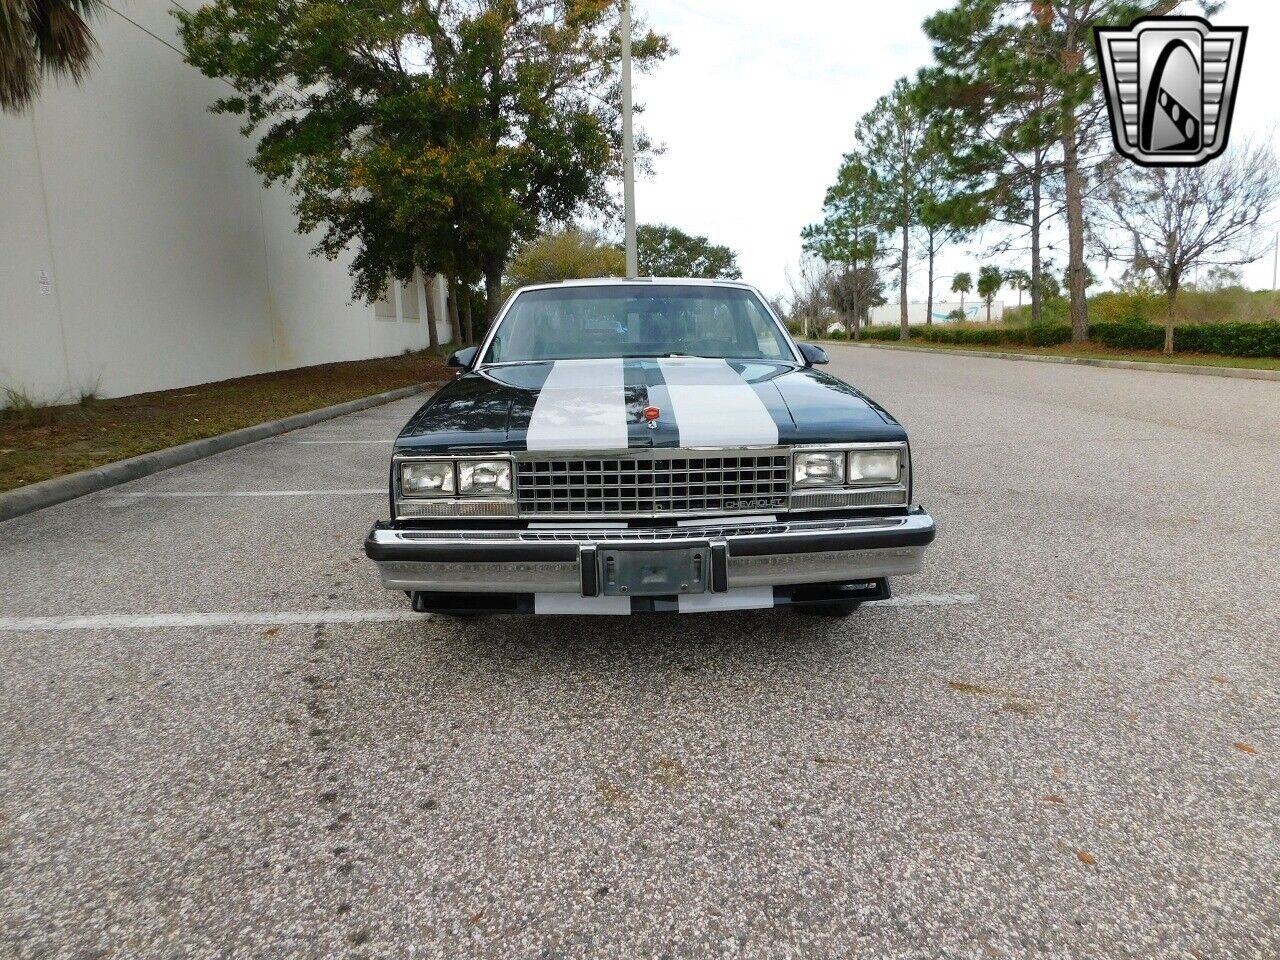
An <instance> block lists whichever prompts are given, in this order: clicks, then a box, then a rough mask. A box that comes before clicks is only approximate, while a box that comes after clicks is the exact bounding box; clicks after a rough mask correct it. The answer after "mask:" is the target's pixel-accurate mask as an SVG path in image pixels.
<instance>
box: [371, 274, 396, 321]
mask: <svg viewBox="0 0 1280 960" xmlns="http://www.w3.org/2000/svg"><path fill="white" fill-rule="evenodd" d="M373 315H374V316H375V317H376V318H378V319H379V320H394V319H395V318H396V305H395V304H394V303H393V302H392V300H391V281H390V280H388V281H387V283H386V285H385V286H383V288H382V292H381V293H380V294H378V299H377V300H376V301H375V302H374V304H373Z"/></svg>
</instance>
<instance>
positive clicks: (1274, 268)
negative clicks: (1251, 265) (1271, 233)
mask: <svg viewBox="0 0 1280 960" xmlns="http://www.w3.org/2000/svg"><path fill="white" fill-rule="evenodd" d="M1277 272H1280V233H1277V234H1276V252H1275V255H1274V256H1273V257H1272V259H1271V289H1272V290H1275V289H1276V274H1277Z"/></svg>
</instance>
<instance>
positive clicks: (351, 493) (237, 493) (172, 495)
mask: <svg viewBox="0 0 1280 960" xmlns="http://www.w3.org/2000/svg"><path fill="white" fill-rule="evenodd" d="M374 495H377V496H380V497H385V496H386V495H387V488H386V487H369V488H367V489H364V488H361V489H354V490H125V491H113V490H109V491H106V492H104V493H103V494H102V496H104V497H116V498H120V499H125V500H142V499H147V498H151V497H159V498H167V499H171V500H172V499H182V500H185V499H187V498H189V497H370V496H374Z"/></svg>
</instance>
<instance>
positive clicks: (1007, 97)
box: [926, 0, 1220, 342]
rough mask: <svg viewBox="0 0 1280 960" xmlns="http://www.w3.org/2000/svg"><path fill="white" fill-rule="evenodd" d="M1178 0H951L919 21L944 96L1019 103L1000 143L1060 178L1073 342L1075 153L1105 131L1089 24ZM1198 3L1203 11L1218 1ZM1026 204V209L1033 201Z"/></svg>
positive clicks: (1082, 334)
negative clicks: (946, 87) (943, 79)
mask: <svg viewBox="0 0 1280 960" xmlns="http://www.w3.org/2000/svg"><path fill="white" fill-rule="evenodd" d="M1180 5H1181V4H1180V3H1179V0H960V2H959V3H958V4H957V5H956V7H955V8H952V10H950V11H947V12H945V13H944V14H940V15H938V17H935V18H931V19H930V21H928V22H927V23H926V31H927V32H929V33H930V36H931V38H932V39H933V40H934V53H935V56H936V57H937V59H938V61H939V64H940V65H941V67H942V68H943V70H944V71H945V72H947V73H949V74H950V75H951V79H952V80H955V81H957V82H956V83H955V84H954V85H953V87H952V90H951V92H952V94H953V95H954V96H953V99H952V104H953V105H957V106H959V108H961V109H965V110H967V111H968V114H969V116H970V117H973V116H979V115H982V113H983V111H984V110H985V109H987V108H986V107H984V106H983V100H984V98H989V103H990V105H991V108H992V110H993V111H994V114H995V115H997V116H1002V115H1004V110H1005V108H1009V107H1012V108H1014V109H1015V111H1016V110H1018V109H1021V108H1019V100H1020V99H1021V102H1022V107H1025V108H1026V109H1025V110H1022V113H1023V116H1022V119H1021V120H1019V121H1018V122H1017V123H1016V124H1015V126H1014V127H1013V128H1012V132H1013V134H1014V135H1012V136H1011V138H1010V141H1009V142H1010V145H1011V146H1013V147H1015V148H1017V149H1019V150H1021V151H1022V153H1023V154H1024V155H1028V154H1027V151H1028V150H1029V151H1030V154H1029V155H1030V156H1031V159H1032V166H1033V168H1034V167H1036V166H1037V164H1036V162H1035V158H1036V156H1042V159H1043V162H1047V163H1050V170H1049V173H1050V175H1051V176H1052V179H1051V180H1050V181H1045V180H1044V174H1045V170H1044V169H1043V168H1041V169H1040V173H1039V174H1038V175H1037V174H1034V173H1033V176H1032V181H1031V182H1033V183H1041V184H1044V183H1046V182H1048V183H1053V184H1056V185H1060V187H1061V191H1062V208H1063V212H1064V213H1065V215H1066V219H1067V249H1068V265H1067V277H1068V280H1069V283H1068V288H1069V289H1068V293H1069V296H1070V300H1071V304H1070V315H1071V326H1072V339H1073V340H1075V341H1077V342H1079V341H1083V340H1085V339H1086V338H1087V336H1088V316H1087V312H1086V304H1085V282H1084V280H1085V276H1084V275H1085V261H1084V243H1085V223H1084V206H1085V202H1086V199H1087V198H1088V195H1089V194H1090V192H1091V191H1092V190H1093V189H1095V187H1096V182H1094V181H1093V179H1092V178H1091V172H1090V169H1089V166H1088V163H1087V162H1086V161H1084V160H1082V157H1087V156H1088V155H1089V154H1090V153H1092V152H1093V148H1094V147H1095V146H1097V145H1099V144H1100V143H1101V142H1102V141H1103V140H1104V139H1105V137H1106V135H1107V134H1106V115H1105V112H1104V109H1103V104H1102V99H1101V89H1100V81H1099V73H1098V69H1097V65H1096V64H1095V63H1094V62H1093V27H1094V26H1097V25H1104V24H1116V23H1129V22H1131V21H1132V20H1134V19H1135V18H1137V17H1139V16H1142V15H1158V14H1166V13H1169V12H1171V11H1173V10H1174V9H1176V8H1177V7H1179V6H1180ZM1200 6H1201V7H1202V8H1203V9H1205V11H1206V12H1208V13H1212V12H1213V11H1214V10H1215V9H1216V8H1217V7H1218V6H1220V4H1218V3H1214V2H1207V3H1201V4H1200ZM970 81H976V82H974V83H970ZM1028 84H1030V88H1029V89H1028V87H1027V85H1028ZM1019 89H1021V90H1022V93H1019ZM957 90H958V91H959V93H958V94H957ZM966 98H968V99H967V100H966ZM993 148H994V149H998V145H993ZM997 199H998V195H997ZM1029 204H1030V206H1029V209H1030V211H1031V214H1032V216H1034V211H1035V209H1036V207H1037V204H1036V203H1035V202H1034V201H1030V202H1029ZM1037 232H1038V231H1033V233H1037ZM1037 246H1038V244H1037ZM1039 263H1040V257H1039V253H1038V250H1033V251H1032V265H1033V271H1035V269H1036V265H1037V264H1039ZM1037 280H1039V282H1035V281H1037ZM1046 282H1047V281H1045V280H1044V278H1043V277H1041V278H1035V277H1034V275H1033V284H1032V291H1033V312H1034V310H1035V308H1036V307H1037V305H1038V304H1037V300H1036V299H1034V298H1037V297H1038V295H1039V294H1040V293H1041V292H1042V289H1041V288H1042V286H1044V285H1045V284H1046Z"/></svg>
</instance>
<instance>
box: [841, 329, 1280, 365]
mask: <svg viewBox="0 0 1280 960" xmlns="http://www.w3.org/2000/svg"><path fill="white" fill-rule="evenodd" d="M862 338H863V339H864V340H873V341H886V340H897V339H898V328H897V327H896V326H879V327H868V328H866V329H864V330H863V331H862ZM911 338H912V339H913V340H922V341H924V342H925V343H942V344H955V345H957V346H966V347H1008V346H1021V347H1052V346H1057V345H1058V344H1060V343H1068V342H1070V340H1071V327H1070V326H1068V325H1067V324H1065V323H1042V324H1038V325H1035V326H1026V327H994V326H993V327H971V326H952V325H950V324H939V325H924V324H917V325H913V326H912V327H911ZM840 339H844V337H843V336H841V338H840ZM1089 339H1090V340H1091V341H1093V342H1094V343H1097V344H1101V345H1102V346H1105V347H1109V348H1111V349H1112V350H1160V349H1161V348H1163V347H1164V327H1162V326H1158V325H1156V324H1153V323H1136V322H1132V321H1129V322H1119V323H1114V322H1113V323H1091V324H1089ZM1173 349H1174V350H1175V351H1176V352H1178V353H1217V354H1222V355H1224V356H1229V357H1280V321H1275V320H1267V321H1264V322H1262V323H1205V324H1182V325H1179V326H1177V327H1175V328H1174V331H1173Z"/></svg>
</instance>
